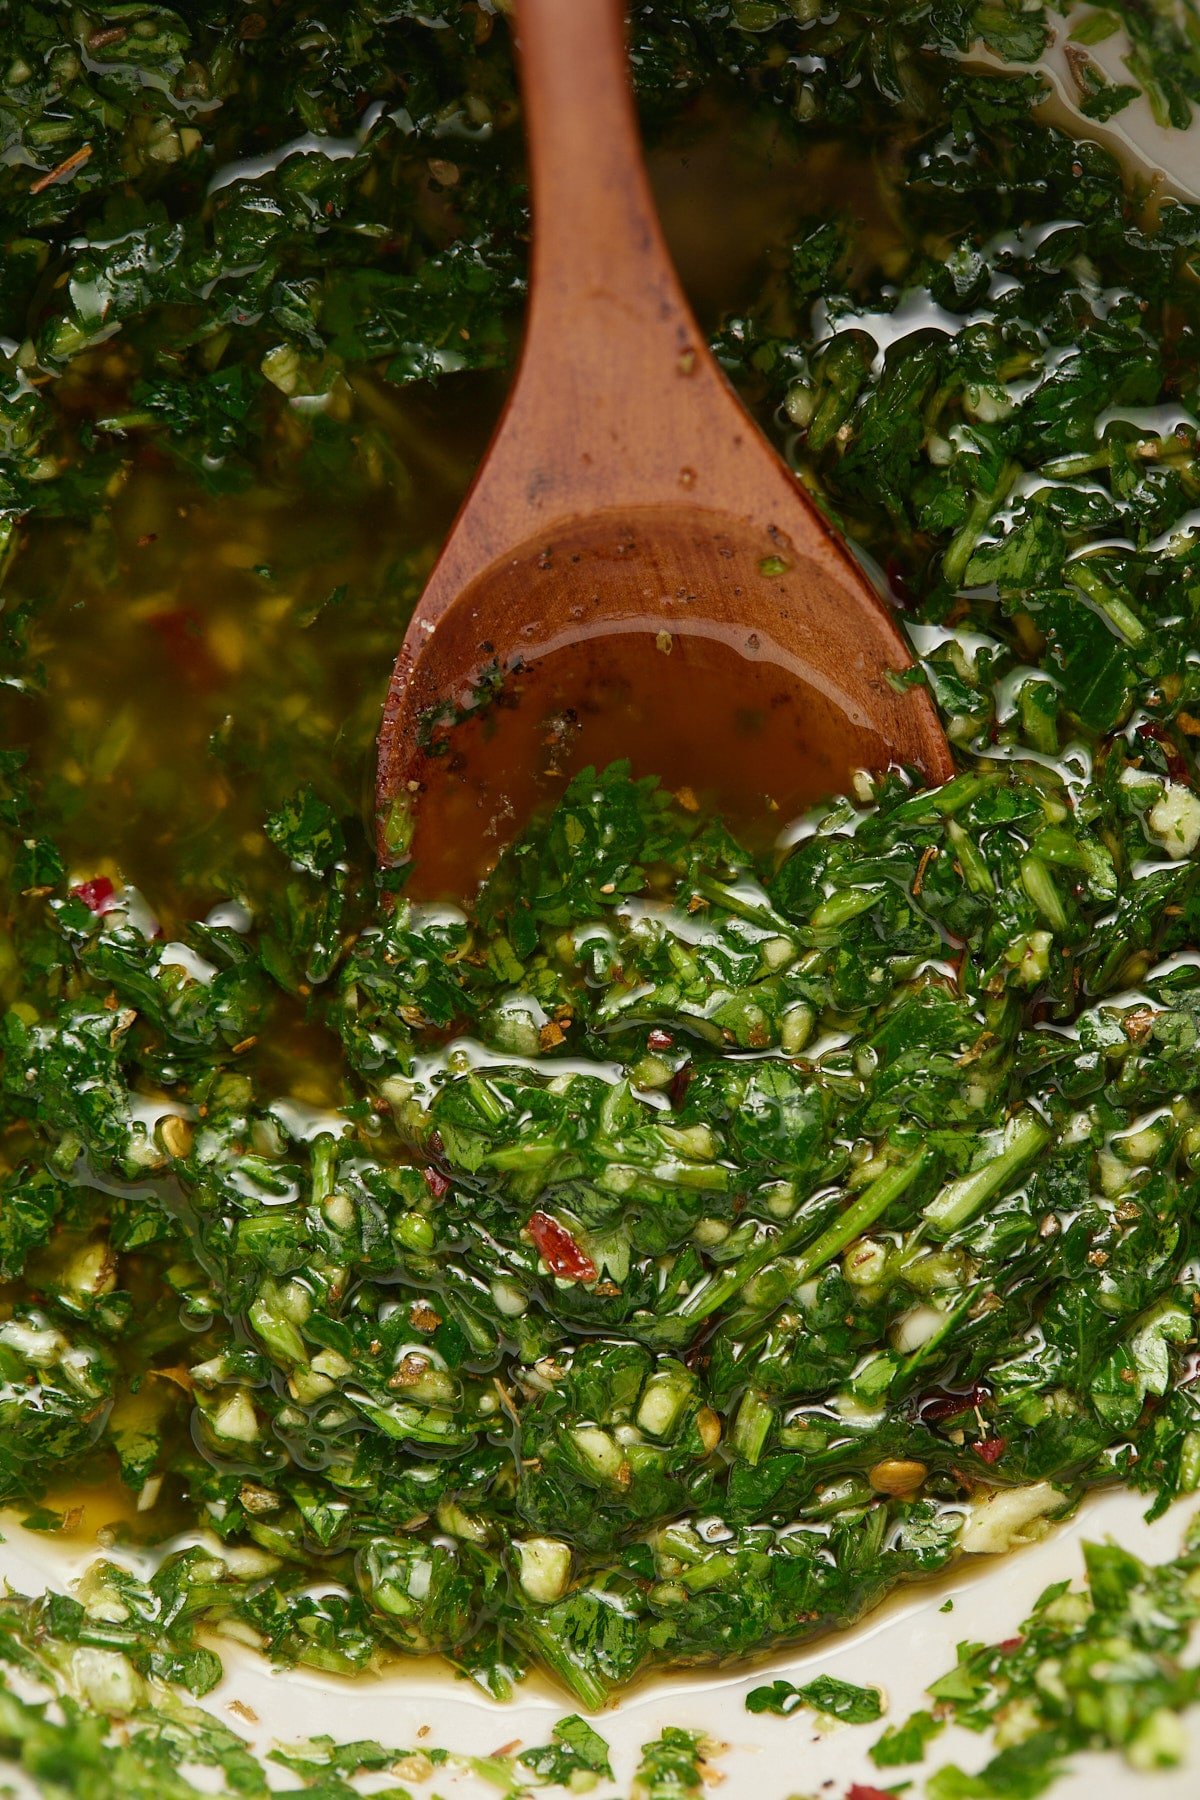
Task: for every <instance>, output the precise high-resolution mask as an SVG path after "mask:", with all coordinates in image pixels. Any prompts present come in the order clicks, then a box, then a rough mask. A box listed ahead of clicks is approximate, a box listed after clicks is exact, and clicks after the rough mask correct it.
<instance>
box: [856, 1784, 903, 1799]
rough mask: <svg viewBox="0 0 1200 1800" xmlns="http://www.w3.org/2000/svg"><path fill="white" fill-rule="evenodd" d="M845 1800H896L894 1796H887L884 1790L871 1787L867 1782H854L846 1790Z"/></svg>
mask: <svg viewBox="0 0 1200 1800" xmlns="http://www.w3.org/2000/svg"><path fill="white" fill-rule="evenodd" d="M846 1800H896V1796H895V1794H889V1793H888V1791H887V1789H886V1788H877V1787H872V1786H871V1784H870V1783H869V1782H865V1783H864V1782H861V1781H856V1782H855V1783H854V1785H853V1787H848V1788H847V1789H846Z"/></svg>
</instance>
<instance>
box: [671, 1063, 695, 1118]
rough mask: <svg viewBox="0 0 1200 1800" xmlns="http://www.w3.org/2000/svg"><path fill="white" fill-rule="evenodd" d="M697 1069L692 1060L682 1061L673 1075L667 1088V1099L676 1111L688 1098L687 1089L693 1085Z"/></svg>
mask: <svg viewBox="0 0 1200 1800" xmlns="http://www.w3.org/2000/svg"><path fill="white" fill-rule="evenodd" d="M695 1073H696V1070H695V1068H694V1066H693V1065H692V1064H691V1063H690V1062H685V1063H681V1064H680V1066H679V1068H677V1069H676V1071H675V1073H674V1075H672V1077H671V1085H670V1086H669V1087H668V1089H667V1099H668V1100H669V1101H670V1102H671V1105H672V1107H673V1108H674V1110H675V1111H676V1112H678V1111H679V1109H680V1107H681V1106H682V1105H683V1103H684V1101H685V1100H686V1099H687V1091H688V1089H689V1088H690V1087H691V1085H692V1077H693V1076H694V1075H695Z"/></svg>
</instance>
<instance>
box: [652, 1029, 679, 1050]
mask: <svg viewBox="0 0 1200 1800" xmlns="http://www.w3.org/2000/svg"><path fill="white" fill-rule="evenodd" d="M674 1042H675V1039H674V1038H673V1037H672V1036H671V1033H670V1032H669V1031H660V1030H659V1028H658V1026H657V1025H656V1026H655V1027H654V1030H653V1031H652V1032H651V1033H650V1034H649V1036H648V1037H647V1039H646V1043H647V1044H648V1045H649V1047H650V1049H651V1050H669V1049H670V1048H671V1046H672V1044H673V1043H674Z"/></svg>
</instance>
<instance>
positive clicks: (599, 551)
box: [377, 0, 952, 872]
mask: <svg viewBox="0 0 1200 1800" xmlns="http://www.w3.org/2000/svg"><path fill="white" fill-rule="evenodd" d="M516 26H517V32H518V51H519V60H520V70H521V88H522V95H523V100H524V108H525V120H526V132H527V140H528V153H529V164H530V178H531V190H532V200H533V218H534V238H533V252H532V266H531V291H530V301H529V310H528V317H527V322H526V330H525V339H524V345H523V349H522V354H521V359H520V364H519V368H518V371H517V376H516V379H515V382H514V384H513V388H512V392H511V394H510V396H509V400H508V403H507V406H506V408H505V411H504V414H503V416H502V418H501V421H500V423H499V426H498V427H497V430H496V433H495V436H494V438H493V440H492V444H491V446H490V448H489V451H488V453H487V456H486V457H485V459H484V462H483V464H482V465H481V467H480V470H479V472H478V475H477V477H476V479H475V482H474V484H473V486H472V488H471V490H470V492H469V494H468V495H467V498H466V500H465V502H464V504H463V507H462V509H461V511H460V513H459V515H458V518H457V520H456V521H455V524H454V526H453V528H452V530H451V532H450V536H449V538H448V540H447V542H446V545H445V548H444V550H443V552H442V554H441V557H440V559H439V561H438V563H437V565H436V567H435V568H434V571H433V573H432V575H431V577H430V580H429V583H428V586H427V587H426V590H425V592H424V594H423V596H422V598H421V600H420V602H419V604H418V606H417V609H416V611H415V613H414V615H413V619H412V622H411V624H410V626H409V629H408V632H407V634H406V637H405V640H404V644H403V646H402V648H401V651H400V655H399V658H398V659H397V663H396V667H395V671H394V674H393V678H392V682H391V686H390V689H389V692H388V696H387V701H386V704H385V709H384V717H383V725H382V730H381V733H380V740H379V764H378V784H377V807H378V843H379V851H380V856H381V858H382V859H383V860H384V861H385V862H386V861H395V860H397V858H398V857H402V856H404V855H407V854H413V855H415V856H416V857H417V858H418V861H420V859H421V858H422V857H423V856H429V857H432V858H435V859H436V857H437V856H438V855H440V854H441V853H442V851H444V850H445V845H444V843H443V844H441V847H440V849H439V840H444V838H445V836H446V834H447V833H448V832H450V831H460V830H462V829H463V821H464V818H465V817H470V818H471V819H472V820H473V824H472V827H471V829H472V830H478V831H481V832H484V833H485V834H488V833H490V838H491V840H492V841H493V853H494V847H495V846H498V845H499V843H500V842H501V840H502V838H503V836H504V835H506V834H508V835H511V832H512V831H513V830H515V829H517V828H519V826H520V824H521V822H522V820H521V817H520V811H521V808H522V806H525V805H527V804H529V803H531V801H532V800H536V799H537V798H538V797H539V796H540V795H541V793H542V788H541V787H539V786H538V784H537V783H536V782H535V783H534V786H533V788H532V789H531V788H530V785H529V783H528V782H526V781H524V780H522V779H518V778H517V777H518V776H519V775H520V774H521V772H519V771H514V770H513V768H512V765H511V760H507V759H506V758H503V757H501V756H499V755H498V754H497V753H496V748H495V746H494V745H493V746H492V747H491V748H489V738H488V734H487V732H486V731H484V730H482V729H480V728H479V727H478V725H477V726H476V728H475V729H474V731H473V732H472V730H471V729H467V730H466V731H465V732H462V741H461V743H460V741H459V739H458V738H457V737H455V735H454V733H453V732H450V733H449V734H447V732H446V731H445V730H439V731H438V732H436V733H434V735H433V740H432V741H431V738H430V732H429V729H428V718H429V714H430V710H431V709H436V708H438V707H442V708H443V709H445V708H446V707H447V704H448V703H450V704H452V705H453V706H454V708H455V709H456V710H462V709H464V707H465V708H466V709H467V710H469V708H470V703H471V695H472V694H473V692H474V690H475V688H476V686H477V684H478V682H479V679H480V677H481V675H482V674H483V673H484V672H485V671H487V670H488V669H495V668H499V669H501V670H510V669H512V668H513V667H514V665H517V666H518V667H523V668H524V669H525V670H526V671H528V670H530V669H531V667H532V666H533V665H535V664H536V662H537V660H538V657H539V655H543V654H545V652H546V650H547V647H548V646H551V645H553V646H554V647H555V648H556V650H557V651H558V659H557V674H556V679H555V693H556V694H557V695H558V696H559V700H560V708H561V709H562V710H565V711H566V712H567V713H570V712H571V711H572V710H573V709H574V710H576V711H578V710H579V709H580V708H582V709H584V710H586V709H587V708H588V706H589V700H594V692H592V693H591V694H589V688H588V682H589V679H592V678H593V677H594V674H595V658H594V650H593V651H591V652H588V653H586V654H584V653H582V652H581V653H580V654H579V656H578V692H577V694H576V695H575V696H572V695H571V693H570V692H569V689H570V676H569V670H568V667H567V662H568V658H567V653H566V646H567V645H568V643H569V642H571V641H573V640H579V641H588V642H590V643H591V644H593V646H594V644H595V641H596V638H597V636H598V634H600V632H601V631H602V630H604V631H607V632H608V633H609V634H611V635H612V636H613V637H614V639H615V640H616V641H615V643H614V644H612V645H610V646H609V647H608V651H607V652H606V660H607V663H609V664H611V663H612V660H613V658H614V657H616V658H618V660H619V659H620V658H621V657H624V658H625V659H626V662H627V663H629V662H631V660H632V659H633V658H639V659H642V658H645V657H646V656H647V654H648V653H649V651H648V645H649V644H650V643H651V642H652V639H653V637H655V636H657V634H658V633H659V632H660V631H661V630H663V629H664V628H665V629H670V630H671V631H673V632H676V633H682V634H683V636H684V637H686V636H687V634H688V633H689V632H691V631H694V630H700V631H701V633H702V635H707V636H708V637H709V638H710V639H711V638H712V637H713V635H714V634H716V635H717V636H719V637H721V638H722V639H723V641H724V642H725V643H726V644H727V646H728V648H729V650H730V653H731V654H733V655H738V654H741V655H743V656H746V655H749V656H752V657H756V658H761V657H762V656H763V655H766V657H767V658H768V659H769V660H773V661H774V663H775V666H776V667H777V669H778V671H779V673H780V677H781V680H782V685H783V686H784V687H787V686H788V685H789V678H790V680H791V681H792V682H794V684H795V689H794V695H793V699H794V701H795V705H796V709H797V712H799V711H800V710H803V711H804V712H805V713H806V714H807V715H808V716H809V717H810V719H811V716H812V710H813V705H814V701H815V700H821V704H820V705H819V707H818V710H819V711H820V712H821V713H822V714H824V715H826V716H827V719H828V722H829V725H828V728H829V730H830V732H831V734H832V737H833V739H834V740H835V742H834V746H833V749H832V751H831V754H830V756H829V757H828V758H827V759H826V764H827V766H826V767H825V768H824V770H823V771H820V770H817V769H814V768H813V767H812V766H811V762H812V758H813V754H814V746H813V734H812V731H811V730H803V729H797V730H796V731H794V732H793V734H792V737H791V739H788V738H787V737H786V734H785V735H784V736H783V737H778V736H777V738H776V739H773V740H772V749H771V755H772V765H771V769H770V774H771V781H770V782H767V781H762V782H759V783H758V784H757V786H758V787H760V788H765V787H770V788H771V791H772V792H773V793H774V795H775V803H778V804H781V805H782V804H784V803H785V799H788V798H791V797H792V796H794V795H797V794H799V795H801V796H802V797H804V798H807V799H812V798H816V797H817V796H818V789H817V786H816V783H815V777H816V776H817V775H818V774H820V775H821V778H822V779H824V780H825V781H826V783H827V785H826V788H825V790H824V791H825V792H828V791H829V786H828V783H829V780H830V776H831V771H832V770H833V769H834V768H836V770H837V771H838V773H837V778H836V779H837V782H840V781H841V780H843V779H844V778H845V772H846V770H847V769H848V768H849V767H853V766H865V767H876V768H877V767H879V766H881V765H886V764H887V763H888V762H891V761H895V762H900V763H904V764H907V765H910V766H912V767H915V768H916V769H917V770H918V771H920V772H921V773H922V774H923V775H924V776H925V777H926V778H928V779H929V780H931V781H939V780H943V779H945V778H946V777H947V776H948V775H949V774H950V773H951V771H952V764H951V761H950V755H949V751H948V748H947V745H946V741H945V738H944V736H943V734H942V731H941V727H940V725H939V724H938V721H937V717H936V714H935V712H934V709H933V706H932V703H931V701H930V699H929V696H928V694H927V693H926V692H925V691H924V689H923V688H919V687H918V688H909V689H905V690H902V691H898V690H897V689H896V687H895V686H894V685H893V683H892V682H891V681H889V679H888V677H889V674H894V672H896V671H898V670H903V669H905V668H907V667H908V666H909V664H910V662H911V657H910V654H909V651H908V648H907V646H906V644H905V642H904V639H903V637H902V635H901V633H900V631H899V630H898V629H897V627H896V625H895V623H894V622H893V620H892V618H891V616H890V614H889V612H888V611H887V610H886V608H885V607H884V605H883V604H882V603H881V601H880V600H879V598H878V596H877V595H876V594H875V592H874V590H873V589H872V587H871V586H870V584H869V583H868V581H867V580H866V578H865V576H864V575H863V573H862V572H861V570H860V569H859V568H858V566H857V565H856V564H855V563H854V562H853V561H852V559H851V558H850V556H849V554H848V552H847V551H846V550H845V548H844V547H843V546H842V544H841V543H840V542H839V541H838V540H837V539H836V537H835V536H834V535H833V534H832V533H831V532H830V530H829V529H828V527H827V526H826V525H825V523H824V521H823V520H822V519H821V517H820V515H819V514H818V512H817V511H816V509H815V507H814V506H813V504H812V502H811V501H810V500H809V498H808V496H807V495H806V493H805V492H804V490H803V488H802V486H801V485H800V483H799V482H798V480H797V478H796V477H795V476H794V475H793V474H792V472H791V471H790V470H789V469H788V468H787V466H786V465H785V464H784V463H783V462H782V460H781V459H780V458H779V457H778V456H777V455H776V454H775V452H774V451H773V450H772V449H771V448H770V447H769V446H768V445H767V444H766V442H765V441H764V439H763V438H762V437H761V435H760V434H759V432H758V431H757V429H756V428H755V426H754V424H753V423H752V422H751V420H750V419H749V418H748V417H747V415H746V413H745V412H744V411H743V409H742V407H741V404H740V402H739V401H738V400H737V398H736V396H735V395H734V393H733V392H732V390H731V388H730V387H729V385H728V383H727V382H726V380H725V378H724V376H723V375H722V374H721V372H720V370H719V368H718V367H717V365H716V363H715V361H714V360H713V358H712V356H711V355H710V353H709V351H708V348H707V346H706V344H705V342H704V339H703V336H702V334H701V333H700V330H699V328H698V326H697V325H696V322H695V320H694V318H693V317H692V314H691V310H690V308H689V306H688V304H687V301H686V299H685V297H684V295H683V293H682V290H681V289H680V286H679V283H678V280H677V278H676V276H675V272H674V269H673V267H672V265H671V260H670V257H669V255H668V252H667V249H666V245H665V242H664V240H663V237H662V233H661V230H660V227H659V223H658V219H657V215H656V212H655V208H654V203H653V199H652V196H651V193H650V188H649V183H648V181H647V177H646V172H645V167H644V164H643V161H642V155H641V148H640V142H639V137H638V128H637V119H636V115H635V112H634V107H633V100H632V95H631V92H630V88H629V83H628V77H627V70H626V54H625V40H624V16H623V8H622V5H621V4H620V0H518V4H517V8H516ZM622 543H632V544H634V545H636V553H635V556H634V561H635V562H636V565H637V569H638V571H639V577H638V579H622V580H620V581H613V580H612V579H605V577H604V570H605V568H606V567H607V568H608V569H609V573H610V576H611V571H612V569H613V567H615V566H618V565H620V564H621V556H620V554H619V553H618V551H617V548H616V547H617V546H618V545H620V544H622ZM624 555H625V556H626V559H627V558H628V555H629V552H628V551H626V552H625V553H624ZM622 566H624V567H625V569H626V570H628V569H629V568H630V567H632V566H633V565H632V564H630V563H629V562H628V560H626V561H625V563H624V565H622ZM547 570H553V579H549V580H541V581H539V580H536V579H535V578H534V577H535V575H536V574H537V573H538V572H542V573H544V572H545V571H547ZM667 615H670V616H671V619H672V621H673V622H672V623H671V624H670V625H668V626H664V623H663V621H664V619H665V618H666V617H667ZM639 626H640V627H642V629H638V627H639ZM648 632H649V633H650V634H651V635H650V636H649V637H648V635H647V633H648ZM678 666H679V665H678V664H677V665H676V667H678ZM629 673H630V678H631V682H632V685H633V686H634V687H642V688H644V686H645V682H646V676H645V673H644V671H640V672H639V671H637V670H633V669H630V670H629ZM739 678H740V677H739V670H738V667H737V665H736V664H729V665H727V666H725V667H723V669H722V671H721V673H720V675H719V682H718V686H719V688H723V687H725V686H727V685H728V684H729V683H730V682H733V683H735V684H736V682H737V680H738V679H739ZM531 685H532V687H536V683H533V684H530V683H529V682H528V681H527V682H526V683H525V689H529V688H530V686H531ZM677 687H678V682H676V683H675V684H674V687H673V686H672V685H671V684H669V683H668V684H664V685H663V690H662V705H663V706H664V707H668V706H670V707H676V708H678V707H679V706H681V705H682V706H684V707H685V710H691V711H695V710H697V708H698V707H699V706H700V704H701V703H702V702H703V701H704V699H705V695H704V694H703V693H702V692H701V690H700V688H699V687H697V686H693V687H691V688H688V687H686V686H685V687H684V689H683V691H682V695H681V694H680V693H677V692H675V688H677ZM523 691H524V690H523ZM822 697H823V699H822ZM576 702H577V705H576V704H575V703H576ZM522 704H526V705H530V704H534V702H532V701H530V700H529V699H528V694H527V695H526V699H525V701H523V702H522ZM592 710H594V707H593V708H592ZM423 721H424V724H423V723H422V722H423ZM538 723H539V722H538V721H534V720H530V721H529V723H528V730H527V732H526V734H525V738H526V739H527V740H528V742H529V743H532V742H534V740H535V739H536V737H537V727H538ZM714 728H715V727H714ZM459 729H460V732H461V728H459ZM655 735H656V736H661V735H662V734H661V732H660V733H657V734H655ZM577 736H579V742H580V744H582V742H583V738H584V737H586V733H585V734H582V735H579V734H577ZM510 737H511V733H510ZM522 741H525V740H522ZM585 748H586V747H585ZM509 749H510V753H511V754H517V753H519V752H520V746H519V744H517V743H516V742H515V740H514V741H513V743H512V744H510V746H509ZM626 749H627V751H629V752H630V753H633V754H634V758H635V761H636V760H638V757H637V750H638V746H637V745H635V744H629V745H627V746H626ZM580 758H582V760H587V757H586V754H585V750H584V749H581V750H580V752H579V755H578V756H577V757H576V759H575V760H576V766H578V762H579V760H580ZM780 758H782V759H783V762H784V763H785V764H786V763H787V762H788V760H789V759H791V760H792V761H794V762H795V763H796V764H797V767H796V768H795V769H792V770H786V769H781V768H780V767H779V766H778V765H779V760H780ZM804 758H807V759H808V765H806V767H805V768H803V769H802V768H800V767H799V766H798V765H799V762H800V760H801V759H804ZM560 761H561V762H562V767H559V766H558V764H555V766H554V770H553V773H554V775H555V776H556V777H557V776H561V775H564V774H565V773H568V772H569V767H568V766H567V765H568V763H569V762H570V758H569V757H568V758H566V759H560ZM541 773H542V775H544V774H545V771H542V772H541ZM539 779H540V777H539ZM464 784H465V785H466V787H467V788H468V789H469V790H470V806H469V807H468V808H467V809H466V811H464V806H463V805H462V804H447V802H448V800H450V799H451V798H452V796H451V793H450V790H451V789H452V788H454V787H455V786H456V785H457V786H458V787H459V788H460V789H461V788H463V787H464ZM560 785H561V781H560ZM835 785H836V784H835ZM727 798H728V797H727ZM457 800H458V801H459V802H462V801H463V800H464V795H463V794H462V793H459V794H458V796H457ZM397 801H399V807H397ZM729 803H730V804H736V802H735V801H730V802H729ZM408 808H411V821H410V825H411V834H410V830H409V828H408V827H406V828H404V829H398V828H397V817H398V812H403V811H404V810H406V809H408ZM480 872H482V870H481V871H480Z"/></svg>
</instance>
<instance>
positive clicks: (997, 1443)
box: [975, 1437, 1008, 1463]
mask: <svg viewBox="0 0 1200 1800" xmlns="http://www.w3.org/2000/svg"><path fill="white" fill-rule="evenodd" d="M1007 1449H1008V1439H1007V1438H1002V1437H991V1438H984V1439H983V1441H982V1443H979V1444H976V1446H975V1450H976V1454H977V1455H978V1456H980V1457H981V1458H982V1460H983V1461H984V1462H985V1463H998V1462H999V1461H1000V1458H1001V1457H1002V1456H1003V1455H1004V1452H1005V1451H1006V1450H1007Z"/></svg>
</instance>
